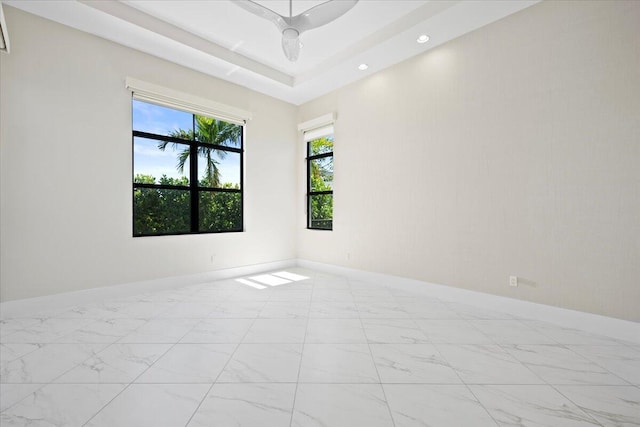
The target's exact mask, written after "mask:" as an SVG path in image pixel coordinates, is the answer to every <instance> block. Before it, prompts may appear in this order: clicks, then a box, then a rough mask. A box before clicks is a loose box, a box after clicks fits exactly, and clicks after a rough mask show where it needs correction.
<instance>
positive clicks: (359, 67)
mask: <svg viewBox="0 0 640 427" xmlns="http://www.w3.org/2000/svg"><path fill="white" fill-rule="evenodd" d="M367 68H369V66H368V65H367V64H360V65H358V70H360V71H364V70H366V69H367Z"/></svg>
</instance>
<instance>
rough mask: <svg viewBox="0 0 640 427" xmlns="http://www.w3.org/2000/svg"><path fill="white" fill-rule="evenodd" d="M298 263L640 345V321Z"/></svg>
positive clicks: (326, 265)
mask: <svg viewBox="0 0 640 427" xmlns="http://www.w3.org/2000/svg"><path fill="white" fill-rule="evenodd" d="M297 263H298V266H300V267H304V268H309V269H312V270H318V271H324V272H327V273H331V274H336V275H341V276H346V277H350V278H353V279H358V280H363V281H368V282H373V283H380V284H386V285H390V286H393V287H395V288H401V289H406V290H409V291H412V292H416V293H418V294H420V295H426V296H431V297H435V298H440V299H443V300H447V301H451V302H459V303H463V304H468V305H472V306H477V307H481V308H486V309H489V310H495V311H499V312H502V313H507V314H510V315H513V316H517V317H520V318H527V319H534V320H542V321H545V322H549V323H554V324H557V325H559V326H564V327H567V328H573V329H580V330H582V331H585V332H590V333H594V334H601V335H606V336H609V337H612V338H616V339H621V340H625V341H630V342H634V343H638V344H640V323H637V322H631V321H628V320H621V319H615V318H612V317H606V316H601V315H598V314H591V313H585V312H581V311H576V310H569V309H566V308H560V307H554V306H550V305H544V304H538V303H534V302H530V301H522V300H517V299H514V298H507V297H502V296H497V295H491V294H485V293H482V292H475V291H470V290H467V289H460V288H455V287H451V286H444V285H438V284H434V283H428V282H423V281H420V280H415V279H407V278H404V277H398V276H391V275H387V274H382V273H373V272H369V271H363V270H356V269H352V268H347V267H340V266H336V265H331V264H323V263H319V262H315V261H308V260H304V259H299V260H298V262H297Z"/></svg>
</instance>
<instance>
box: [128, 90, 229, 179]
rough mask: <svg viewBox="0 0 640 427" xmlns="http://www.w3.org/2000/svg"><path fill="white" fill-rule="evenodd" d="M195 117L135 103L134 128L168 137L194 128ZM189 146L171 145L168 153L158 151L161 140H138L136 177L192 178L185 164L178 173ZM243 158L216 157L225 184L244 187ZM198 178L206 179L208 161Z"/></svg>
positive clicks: (152, 105)
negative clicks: (242, 182)
mask: <svg viewBox="0 0 640 427" xmlns="http://www.w3.org/2000/svg"><path fill="white" fill-rule="evenodd" d="M192 126H193V115H192V114H191V113H186V112H184V111H179V110H173V109H170V108H165V107H161V106H158V105H154V104H149V103H146V102H142V101H137V100H134V101H133V129H134V130H138V131H143V132H149V133H155V134H158V135H168V134H169V133H170V132H172V131H174V130H177V129H185V130H188V129H191V128H192ZM184 148H186V146H177V147H174V146H173V144H169V145H168V146H167V148H166V149H165V151H162V150H160V149H158V141H155V140H149V139H144V138H135V141H134V145H133V156H134V171H133V174H134V175H136V174H146V175H152V176H154V177H155V178H156V180H158V179H159V178H160V177H161V176H162V175H163V174H164V175H167V176H168V177H172V178H179V177H181V176H186V177H187V178H188V177H189V167H188V165H185V168H184V173H182V174H181V173H180V172H178V170H177V168H176V165H177V163H178V154H179V153H180V151H182V150H183V149H184ZM239 158H240V155H239V154H236V153H230V152H227V153H226V156H225V158H224V159H221V158H220V157H218V156H216V157H214V160H216V161H217V162H218V168H219V170H220V181H221V182H222V183H227V182H229V183H232V184H240V166H239ZM198 165H199V168H198V170H199V173H198V176H199V177H202V176H204V166H205V165H204V162H202V161H201V162H199V163H198Z"/></svg>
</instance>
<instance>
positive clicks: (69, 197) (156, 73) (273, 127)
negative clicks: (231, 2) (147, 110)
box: [0, 7, 297, 301]
mask: <svg viewBox="0 0 640 427" xmlns="http://www.w3.org/2000/svg"><path fill="white" fill-rule="evenodd" d="M4 9H5V12H6V20H7V24H8V25H9V27H10V32H11V43H12V51H11V54H10V55H0V61H1V63H0V80H1V81H0V91H1V95H2V96H1V100H0V109H1V112H0V125H1V132H0V158H1V161H0V162H1V163H0V167H1V175H0V177H1V189H0V191H1V194H0V196H1V210H0V227H1V229H0V232H1V235H2V239H1V269H2V271H1V287H0V289H1V293H0V297H1V299H2V301H6V300H12V299H18V298H26V297H32V296H39V295H48V294H54V293H60V292H65V291H73V290H80V289H87V288H93V287H98V286H105V285H113V284H119V283H127V282H132V281H138V280H145V279H153V278H160V277H167V276H176V275H183V274H195V273H199V272H205V271H210V270H216V269H221V268H229V267H236V266H243V265H250V264H256V263H264V262H271V261H277V260H284V259H291V258H294V257H295V229H294V227H292V226H291V224H292V223H294V222H295V192H296V190H297V189H296V185H295V182H293V180H292V179H291V177H292V176H295V173H296V170H295V166H294V165H295V155H296V153H295V138H296V132H295V125H296V121H295V119H296V108H295V107H294V106H292V105H289V104H286V103H284V102H281V101H277V100H275V99H273V98H269V97H267V96H263V95H261V94H258V93H255V92H252V91H250V90H248V89H246V88H242V87H239V86H236V85H233V84H230V83H227V82H224V81H220V80H217V79H213V78H211V77H209V76H206V75H203V74H200V73H197V72H194V71H191V70H189V69H186V68H183V67H180V66H178V65H175V64H171V63H168V62H166V61H163V60H161V59H158V58H154V57H151V56H149V55H146V54H143V53H140V52H138V51H134V50H131V49H129V48H126V47H123V46H119V45H116V44H114V43H111V42H108V41H105V40H103V39H100V38H97V37H94V36H91V35H87V34H85V33H81V32H79V31H76V30H72V29H70V28H67V27H64V26H62V25H59V24H56V23H53V22H50V21H47V20H44V19H41V18H38V17H35V16H33V15H29V14H26V13H24V12H21V11H18V10H16V9H14V8H11V7H5V8H4ZM126 76H132V77H135V78H138V79H141V80H146V81H149V82H152V83H156V84H160V85H164V86H167V87H170V88H172V89H176V90H180V91H183V92H187V93H193V94H196V95H198V96H201V97H206V98H210V99H211V100H214V101H217V102H221V103H224V104H227V105H232V106H235V107H239V108H242V109H245V110H249V111H252V112H253V120H252V121H250V122H249V124H248V126H247V140H246V156H245V158H246V176H245V226H246V232H245V233H226V234H206V235H197V236H171V237H169V236H167V237H146V238H135V239H134V238H133V237H132V205H131V197H132V196H131V191H132V190H131V177H132V171H131V168H132V166H131V164H132V159H131V152H132V148H131V95H130V93H129V92H128V91H127V90H126V89H125V87H124V79H125V77H126ZM212 254H215V255H216V258H215V261H214V262H213V263H212V262H211V255H212Z"/></svg>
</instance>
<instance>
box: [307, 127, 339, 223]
mask: <svg viewBox="0 0 640 427" xmlns="http://www.w3.org/2000/svg"><path fill="white" fill-rule="evenodd" d="M326 137H331V142H333V141H334V140H333V133H331V134H328V135H324V136H321V137H318V138H314V139H310V140H308V141H307V230H324V231H332V230H333V208H332V210H331V220H330V221H331V225H330V226H329V227H328V228H327V227H313V226H312V221H311V220H312V218H311V199H312V198H313V196H320V195H331V199H333V184H332V187H331V190H325V191H311V162H312V161H313V160H317V159H323V158H327V157H331V158H332V162H333V149H332V150H331V151H329V152H326V153H320V154H314V155H311V143H312V142H313V141H317V140H318V139H321V138H326ZM332 206H333V203H332Z"/></svg>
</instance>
